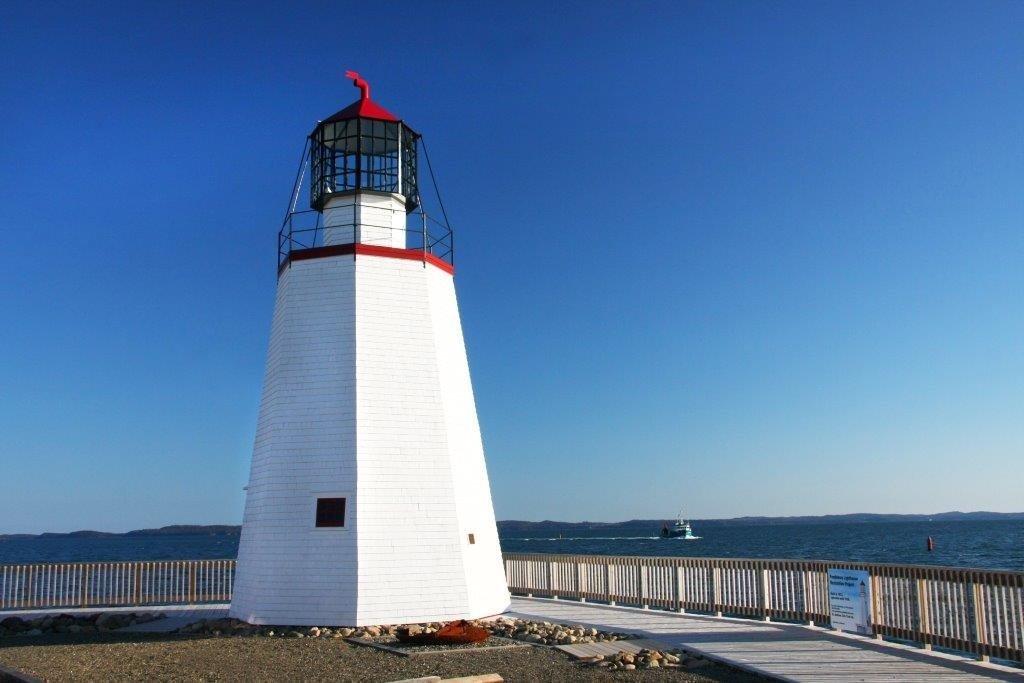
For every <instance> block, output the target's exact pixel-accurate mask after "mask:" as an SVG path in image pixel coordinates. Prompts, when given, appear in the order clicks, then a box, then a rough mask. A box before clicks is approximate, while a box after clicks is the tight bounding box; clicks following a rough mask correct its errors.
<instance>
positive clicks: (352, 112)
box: [323, 71, 398, 123]
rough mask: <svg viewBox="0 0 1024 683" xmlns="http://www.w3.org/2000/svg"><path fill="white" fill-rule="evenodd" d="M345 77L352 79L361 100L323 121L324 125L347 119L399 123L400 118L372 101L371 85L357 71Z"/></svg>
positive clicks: (348, 73) (349, 72) (346, 73)
mask: <svg viewBox="0 0 1024 683" xmlns="http://www.w3.org/2000/svg"><path fill="white" fill-rule="evenodd" d="M345 75H346V76H347V77H348V78H351V79H352V85H354V86H355V87H357V88H359V95H360V97H359V99H358V100H356V101H355V102H353V103H352V104H350V105H348V106H347V107H345V108H344V109H342V110H341V111H339V112H337V113H335V114H332V115H331V116H329V117H327V118H326V119H324V120H323V123H333V122H334V121H345V120H347V119H356V118H363V119H377V120H378V121H397V120H398V117H397V116H395V115H394V114H392V113H391V112H389V111H388V110H387V109H385V108H384V107H382V106H380V105H379V104H377V103H376V102H374V101H373V100H371V99H370V84H369V83H367V82H366V81H365V80H363V79H362V78H361V77H360V76H359V74H357V73H356V72H355V71H346V72H345Z"/></svg>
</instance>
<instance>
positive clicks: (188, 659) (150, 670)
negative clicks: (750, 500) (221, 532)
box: [0, 633, 764, 683]
mask: <svg viewBox="0 0 1024 683" xmlns="http://www.w3.org/2000/svg"><path fill="white" fill-rule="evenodd" d="M0 664H3V665H5V666H7V667H9V668H13V669H17V670H19V671H23V672H25V673H27V674H30V675H33V676H36V677H38V678H42V679H46V680H50V681H71V680H75V681H80V680H103V681H137V680H161V681H200V680H201V681H237V680H246V681H255V680H260V681H282V680H328V679H329V680H332V681H394V680H399V679H403V678H413V677H416V676H431V675H437V676H441V677H442V678H444V677H454V676H468V675H470V674H485V673H494V672H497V673H499V674H501V675H502V676H503V677H504V678H505V680H506V681H594V680H638V679H640V678H643V679H644V680H666V681H728V682H730V683H732V682H736V683H739V682H747V681H763V680H764V679H762V678H759V677H755V676H751V675H748V674H745V673H742V672H738V671H735V670H732V669H728V668H725V667H719V666H710V667H705V668H703V669H701V670H700V671H699V672H685V671H681V670H667V669H666V670H647V671H643V672H641V671H618V672H614V673H612V672H607V671H602V670H598V669H594V668H589V667H584V666H582V665H580V664H577V663H575V662H573V661H572V660H571V659H570V658H569V657H568V656H567V655H564V654H562V653H561V652H558V651H556V650H551V649H548V648H537V647H524V648H515V649H511V650H494V651H490V652H475V653H472V652H464V653H445V654H430V655H421V656H416V657H401V656H398V655H394V654H389V653H386V652H381V651H379V650H374V649H372V648H368V647H358V646H354V645H350V644H348V643H345V642H344V641H342V640H340V639H321V638H252V637H250V638H243V637H234V638H228V637H221V638H216V637H198V636H177V635H163V634H159V635H157V634H118V633H109V634H96V635H89V636H83V635H69V634H60V635H58V634H54V635H46V636H39V637H34V638H25V637H9V638H2V639H0Z"/></svg>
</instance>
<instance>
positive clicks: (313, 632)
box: [306, 626, 320, 638]
mask: <svg viewBox="0 0 1024 683" xmlns="http://www.w3.org/2000/svg"><path fill="white" fill-rule="evenodd" d="M306 635H308V636H309V637H310V638H319V637H320V629H319V628H317V627H316V626H311V627H310V629H309V630H308V631H306Z"/></svg>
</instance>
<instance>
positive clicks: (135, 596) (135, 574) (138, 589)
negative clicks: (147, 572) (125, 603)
mask: <svg viewBox="0 0 1024 683" xmlns="http://www.w3.org/2000/svg"><path fill="white" fill-rule="evenodd" d="M132 566H133V571H132V603H133V604H135V605H141V604H142V563H141V562H133V563H132Z"/></svg>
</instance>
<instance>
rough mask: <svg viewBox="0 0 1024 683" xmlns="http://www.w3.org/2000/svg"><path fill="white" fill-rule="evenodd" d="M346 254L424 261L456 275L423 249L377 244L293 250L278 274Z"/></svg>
mask: <svg viewBox="0 0 1024 683" xmlns="http://www.w3.org/2000/svg"><path fill="white" fill-rule="evenodd" d="M345 254H355V255H358V254H363V255H364V256H383V257H385V258H397V259H405V260H407V261H422V262H423V263H430V264H433V265H435V266H437V267H438V268H440V269H441V270H443V271H444V272H446V273H448V274H449V275H455V266H453V265H452V264H450V263H448V262H447V261H444V260H442V259H439V258H438V257H436V256H434V255H433V254H429V253H427V252H425V251H423V250H422V249H398V248H396V247H381V246H378V245H375V244H360V243H358V242H356V243H350V244H332V245H329V246H326V247H312V248H310V249H293V250H292V251H291V253H290V254H288V258H287V259H285V261H284V262H283V263H282V264H281V267H280V268H279V269H278V271H277V274H278V275H280V274H281V272H282V271H283V270H284V269H285V267H286V266H287V265H288V264H289V263H291V262H292V261H305V260H307V259H315V258H325V257H327V256H343V255H345Z"/></svg>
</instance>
